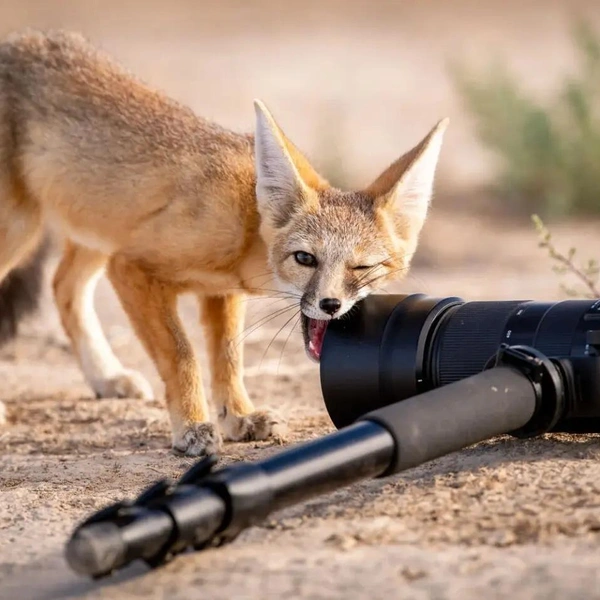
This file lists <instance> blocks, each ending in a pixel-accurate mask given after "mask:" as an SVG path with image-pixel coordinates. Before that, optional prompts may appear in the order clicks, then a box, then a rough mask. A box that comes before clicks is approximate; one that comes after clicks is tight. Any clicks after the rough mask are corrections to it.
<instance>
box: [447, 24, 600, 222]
mask: <svg viewBox="0 0 600 600" xmlns="http://www.w3.org/2000/svg"><path fill="white" fill-rule="evenodd" d="M572 39H573V45H574V47H575V50H576V53H577V65H576V69H575V70H573V71H567V72H565V73H564V75H563V76H562V79H561V81H560V82H559V86H558V89H557V90H556V92H555V93H554V94H552V95H551V96H550V97H549V98H538V97H536V95H535V94H533V93H531V92H529V91H528V89H527V84H526V81H522V80H519V79H518V78H517V77H515V75H514V74H513V73H512V72H511V70H510V68H509V66H508V65H507V64H506V63H504V62H500V61H495V62H493V63H492V64H491V65H490V67H488V69H487V70H486V71H485V72H483V73H479V72H478V73H473V72H472V71H470V70H469V69H468V68H467V67H466V66H465V65H463V64H457V65H452V66H451V73H452V76H453V79H454V81H455V83H456V87H457V90H458V92H459V93H460V95H461V97H462V99H463V101H464V104H465V107H466V109H467V110H468V112H469V113H470V114H471V115H472V116H473V118H474V121H475V124H476V131H477V136H478V138H479V140H480V141H481V143H482V144H483V145H484V146H486V147H487V148H489V149H491V150H492V151H493V152H494V153H495V154H496V155H497V157H498V163H499V167H498V172H497V174H496V175H495V179H494V185H493V191H494V193H495V194H496V195H497V196H498V197H499V198H501V199H503V200H506V201H507V206H508V207H509V208H511V209H515V210H517V211H519V212H520V211H528V212H537V213H539V214H540V215H543V216H544V217H548V218H556V217H565V216H572V215H583V216H590V215H595V216H597V215H599V214H600V118H599V117H600V113H599V110H600V35H599V33H598V32H597V31H596V30H595V29H594V28H593V27H592V26H590V25H589V24H588V23H587V22H585V21H577V22H576V23H575V24H574V26H573V27H572Z"/></svg>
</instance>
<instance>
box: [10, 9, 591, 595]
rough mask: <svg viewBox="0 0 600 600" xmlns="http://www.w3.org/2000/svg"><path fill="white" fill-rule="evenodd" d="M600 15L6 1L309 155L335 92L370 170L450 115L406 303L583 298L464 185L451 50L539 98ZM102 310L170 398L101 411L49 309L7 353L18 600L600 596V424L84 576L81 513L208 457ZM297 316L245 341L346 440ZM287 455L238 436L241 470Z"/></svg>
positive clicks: (265, 378)
mask: <svg viewBox="0 0 600 600" xmlns="http://www.w3.org/2000/svg"><path fill="white" fill-rule="evenodd" d="M250 4H252V7H250ZM217 6H218V9H217V8H215V7H217ZM210 7H212V9H211V8H210ZM582 7H583V8H584V9H587V10H588V14H589V18H590V19H595V20H600V18H599V17H600V11H599V10H598V6H597V2H592V1H583V0H582V1H578V2H575V1H573V2H558V1H550V0H544V2H540V1H532V2H527V3H523V2H515V1H512V0H511V1H506V2H486V3H481V2H475V1H474V0H460V1H458V0H457V1H455V2H452V3H450V2H440V1H436V2H434V1H431V0H428V1H426V2H419V3H416V2H414V3H411V2H397V3H391V2H390V3H387V2H367V1H363V2H359V1H354V0H353V1H352V2H350V1H348V2H343V3H342V2H333V1H332V2H322V1H319V2H316V1H312V0H311V1H310V2H309V1H308V0H307V1H306V2H303V3H301V5H300V4H299V3H297V4H292V3H290V4H289V6H288V5H286V3H282V2H266V1H261V2H257V3H242V2H233V1H227V2H222V3H221V2H220V3H210V4H208V3H201V2H197V3H196V2H191V1H188V0H172V1H170V2H163V1H159V0H155V1H152V2H150V1H149V2H147V3H145V4H144V5H141V4H140V3H139V2H135V1H134V2H127V1H124V0H119V1H118V2H117V1H112V0H110V1H109V0H107V1H106V2H105V3H94V2H80V3H79V2H78V3H63V2H59V1H58V0H53V1H47V0H44V1H41V0H40V1H39V2H38V1H33V0H32V1H20V2H18V3H17V2H9V1H8V0H7V1H6V2H3V3H2V4H1V5H0V22H1V23H2V25H1V29H2V30H3V31H8V30H10V29H15V28H20V27H24V26H34V27H46V26H52V27H57V26H61V27H69V28H74V29H79V30H83V31H84V32H86V33H88V34H89V35H91V36H92V37H93V38H94V39H95V40H99V41H101V42H102V43H103V45H104V46H105V47H106V48H107V49H109V50H111V51H114V52H115V53H117V54H118V55H119V56H120V57H121V58H122V59H123V60H125V61H126V62H127V63H128V64H129V65H130V66H131V67H132V68H134V69H135V70H136V71H138V72H139V73H140V74H141V75H142V76H144V77H145V78H146V79H147V80H149V81H151V82H152V83H156V84H158V85H160V86H161V87H163V88H165V89H168V90H169V91H171V92H172V93H173V95H174V96H176V97H178V98H180V99H182V100H184V101H186V102H189V104H190V105H191V106H193V108H195V109H196V110H198V111H199V112H202V113H203V114H207V115H208V116H211V117H213V118H217V119H219V120H220V121H222V122H224V123H225V124H227V125H231V126H236V127H240V128H248V127H250V126H251V116H252V115H251V110H250V109H249V108H248V107H249V106H250V107H251V104H250V103H251V100H252V98H253V97H255V96H262V97H263V98H265V99H266V100H268V101H269V103H270V104H272V105H273V108H274V109H275V112H276V113H277V115H278V116H280V117H281V120H282V122H283V123H289V126H288V127H286V129H288V130H290V133H291V134H293V137H294V139H295V140H296V141H297V142H298V143H299V144H300V145H301V146H302V147H304V148H306V149H307V150H308V151H309V152H311V154H312V155H314V154H317V155H319V152H323V149H322V146H320V145H319V139H318V138H317V135H316V133H315V132H317V129H318V128H317V127H316V126H315V123H317V121H316V118H317V116H318V114H319V111H322V109H323V104H322V101H323V99H324V98H326V99H327V101H328V102H332V105H333V106H339V107H340V108H339V114H341V115H343V124H344V127H345V129H344V131H345V132H346V134H344V135H348V132H349V131H352V133H353V139H350V138H349V137H342V138H339V141H338V143H337V150H338V151H339V153H340V156H339V158H340V160H342V159H343V160H344V161H345V164H347V165H350V166H351V170H352V176H353V177H354V178H356V179H361V181H362V180H363V179H364V178H366V177H370V176H371V175H374V174H375V171H377V170H378V169H379V168H382V167H383V166H384V165H385V164H386V163H387V161H388V160H391V159H393V158H395V156H396V154H397V153H398V152H401V151H402V150H404V149H405V148H407V147H408V146H407V145H408V144H409V143H411V142H413V141H416V140H417V139H418V138H419V137H420V136H422V135H423V133H424V132H425V131H426V130H427V128H428V127H430V126H431V125H432V124H433V123H434V122H435V121H436V120H437V119H438V118H439V117H440V116H442V115H443V114H449V115H450V117H451V119H452V129H451V130H449V135H448V143H447V146H446V150H445V153H443V157H442V162H441V174H442V179H443V181H444V185H443V186H440V188H441V189H440V192H439V199H440V204H439V205H438V204H436V205H435V206H436V208H434V210H433V212H432V215H431V221H430V222H429V223H428V224H427V225H426V229H425V232H424V236H423V241H422V245H421V248H420V250H419V253H418V256H417V257H416V263H415V269H414V270H413V271H412V272H411V274H410V275H409V277H408V278H407V279H406V280H405V281H404V282H402V283H401V284H399V285H397V286H395V287H393V288H391V290H390V291H401V292H417V291H418V292H425V293H428V294H433V295H440V296H447V295H459V296H463V297H464V298H465V299H469V300H475V299H514V298H535V299H548V300H552V299H559V298H562V296H561V295H560V292H559V288H558V279H557V277H556V275H555V274H553V273H552V271H551V265H550V263H549V261H548V260H547V259H546V256H545V254H544V252H543V251H542V250H540V249H538V248H537V247H536V240H535V236H534V234H533V231H532V228H531V227H530V226H529V224H528V223H527V220H526V219H525V218H523V219H522V220H521V221H520V222H518V223H515V222H514V221H505V220H502V219H500V218H498V217H491V216H488V217H486V218H484V217H483V216H482V213H481V211H480V210H479V209H480V208H481V207H480V206H478V205H477V204H476V203H475V204H473V199H472V198H471V199H470V200H469V202H468V203H466V201H463V199H462V197H461V195H460V193H457V192H456V190H457V189H472V188H474V187H475V186H477V185H479V184H480V183H481V181H484V180H485V179H486V177H487V176H488V175H489V157H487V156H486V155H485V153H483V152H482V151H481V149H480V147H479V146H478V145H477V144H476V142H475V140H474V137H473V132H472V131H471V129H470V128H469V121H468V119H467V117H466V116H465V115H464V114H463V113H462V112H461V109H460V106H459V103H458V102H457V99H456V97H455V96H453V94H452V91H451V86H450V85H449V83H448V81H447V78H446V77H445V76H444V61H445V60H446V59H447V58H449V57H450V56H454V55H456V54H459V55H467V56H470V57H476V58H478V59H480V58H485V56H487V55H490V56H492V55H491V54H489V53H490V52H492V51H497V52H501V53H502V54H504V55H505V56H507V57H508V58H509V59H510V60H511V63H512V64H513V65H514V67H515V69H516V70H517V71H518V72H519V73H520V74H522V75H523V74H524V75H526V76H527V78H528V82H529V84H530V85H531V86H533V87H536V88H537V89H539V90H546V89H549V88H551V87H552V85H553V83H554V82H555V81H556V80H557V78H558V77H559V76H560V74H561V73H562V72H564V69H567V68H569V67H570V66H571V65H572V64H573V63H572V59H573V57H572V54H571V52H570V46H569V43H568V37H567V34H568V29H567V27H568V21H567V17H568V16H569V15H571V14H572V13H574V12H576V9H577V8H582ZM484 50H485V51H486V52H488V51H489V52H488V54H484V52H483V51H484ZM344 65H348V66H344ZM336 103H337V104H336ZM300 113H301V114H302V120H301V119H299V114H300ZM338 116H339V115H338ZM317 133H318V132H317ZM358 138H360V141H359V142H358V143H355V142H354V139H358ZM446 184H448V186H450V187H453V189H454V190H455V191H454V192H453V194H452V195H447V194H446V195H445V193H444V190H447V189H448V188H447V187H446ZM481 202H482V206H483V205H484V204H486V203H488V200H487V199H486V198H483V197H482V198H481ZM599 227H600V225H599V224H595V223H589V222H588V223H571V224H561V225H560V226H559V225H556V226H555V227H554V228H553V230H554V233H555V237H556V241H557V244H558V245H559V246H560V247H561V248H563V249H567V248H568V247H569V246H571V245H576V246H577V247H578V248H579V251H580V253H581V254H582V256H583V257H584V258H588V257H596V258H598V257H600V237H599V236H598V234H597V231H598V228H599ZM54 267H55V263H54V262H52V263H51V264H50V265H49V268H48V277H50V276H51V274H52V271H53V269H54ZM47 291H48V289H47ZM271 302H272V301H270V300H256V301H250V302H249V303H248V306H249V315H248V320H247V324H248V326H249V327H252V325H253V324H254V323H257V322H258V321H259V319H260V318H261V317H262V316H264V315H266V314H268V312H269V311H272V310H274V309H276V308H277V305H275V306H273V305H271V306H269V305H270V303H271ZM96 303H97V307H98V310H99V313H100V316H101V320H102V322H103V324H104V326H105V329H106V332H107V335H108V338H109V340H110V341H111V343H112V345H113V347H114V348H115V350H116V352H117V354H118V355H119V356H120V357H121V358H122V359H123V361H124V362H125V363H126V364H127V366H129V367H132V368H137V369H139V370H141V371H142V372H143V373H144V375H146V377H147V378H148V379H149V380H150V381H151V382H152V384H153V386H154V389H155V392H156V397H157V399H156V400H154V401H151V402H141V401H134V400H96V399H93V398H92V395H91V393H90V390H89V389H88V388H87V386H86V385H85V383H84V381H83V379H82V376H81V374H80V372H79V370H78V368H77V367H76V365H75V361H74V359H73V357H72V355H71V353H70V351H69V348H68V346H67V344H66V339H65V336H64V334H63V333H62V331H61V328H60V326H59V324H58V320H57V314H56V311H55V309H54V307H53V305H52V303H51V300H50V297H48V298H47V301H46V302H45V303H44V310H43V311H42V313H41V314H40V315H39V316H38V317H36V318H35V319H33V320H32V321H31V322H29V323H28V325H27V327H26V328H25V329H24V330H23V332H22V335H21V336H20V338H19V339H18V340H16V342H15V343H14V344H11V345H9V346H7V347H5V348H3V349H2V350H1V351H0V399H1V400H3V401H4V402H5V404H6V407H7V417H8V423H7V425H6V426H4V427H2V428H0V600H13V599H16V600H28V599H30V598H31V599H35V600H50V599H55V598H56V599H59V598H60V599H62V598H94V599H96V598H118V599H121V598H123V599H125V600H127V599H132V598H142V597H143V598H147V599H154V598H156V599H159V598H168V599H169V600H179V599H182V600H183V599H188V598H193V597H204V598H211V599H215V600H217V599H238V598H239V599H246V598H248V599H250V598H252V599H255V598H256V599H259V598H282V597H289V598H315V599H317V598H371V599H373V598H386V599H387V598H404V599H407V600H410V599H422V598H423V599H425V598H427V599H436V600H437V599H440V600H441V599H461V600H475V599H479V598H486V599H488V598H489V599H495V598H506V597H512V598H524V599H534V598H539V599H544V600H550V599H554V598H556V599H558V598H561V599H562V598H565V597H570V598H574V599H575V598H576V599H579V598H582V599H583V598H589V599H592V598H600V569H599V568H598V565H599V564H600V436H597V435H580V436H567V435H551V436H545V437H543V438H541V439H536V440H531V441H527V442H523V441H516V440H513V439H510V438H501V439H496V440H491V441H488V442H485V443H482V444H479V445H477V446H474V447H471V448H468V449H465V450H463V451H461V452H457V453H454V454H451V455H448V456H446V457H443V458H440V459H438V460H436V461H433V462H431V463H428V464H426V465H422V466H420V467H417V468H415V469H412V470H410V471H407V472H405V473H403V474H401V475H398V476H395V477H393V478H389V479H386V480H381V481H365V482H363V483H361V484H358V485H355V486H353V487H350V488H346V489H342V490H339V491H337V492H335V493H332V494H329V495H327V496H322V497H317V498H314V499H312V500H310V501H308V502H305V503H302V504H300V505H298V506H295V507H291V508H289V509H286V510H284V511H281V512H279V513H276V514H274V515H272V517H270V518H269V519H268V520H267V521H266V522H265V523H263V524H262V525H261V526H258V527H255V528H253V529H251V530H248V531H246V532H245V533H244V534H242V536H241V537H240V538H239V539H238V540H237V541H236V542H235V543H234V544H232V545H230V546H227V547H224V548H221V549H216V550H210V551H207V552H202V553H195V554H188V555H186V556H181V557H179V558H178V559H177V560H176V561H174V562H173V563H171V564H169V565H167V566H166V567H165V568H162V569H160V570H157V571H153V572H148V571H146V570H145V569H144V568H142V567H141V566H140V565H136V566H133V567H132V568H130V569H127V570H126V571H123V572H122V573H119V574H117V575H116V576H114V577H112V578H109V579H106V580H102V581H99V582H90V581H88V580H86V579H84V578H81V577H78V576H76V575H74V574H73V573H72V572H70V571H69V570H68V568H67V566H66V564H65V562H64V560H63V555H62V553H63V548H64V544H65V542H66V540H67V539H68V536H69V535H70V533H71V531H72V529H73V527H74V526H75V524H76V523H77V522H78V521H79V520H80V519H82V518H84V517H86V516H88V515H89V514H90V513H91V512H93V511H95V510H97V509H99V508H101V507H102V506H104V505H106V504H107V503H111V502H114V501H116V500H120V499H123V498H125V497H132V496H134V495H136V494H137V493H139V491H140V490H141V489H143V488H144V487H145V486H146V485H148V484H149V483H151V482H153V481H155V480H156V479H159V478H162V477H164V476H170V477H174V478H176V477H178V476H179V475H181V473H182V472H183V471H184V470H185V469H187V468H188V467H189V466H190V465H191V464H192V462H191V461H190V460H188V459H183V458H181V457H177V456H175V455H173V454H172V453H171V452H170V450H169V427H168V422H167V415H166V412H165V409H164V405H163V402H162V386H161V385H160V382H159V380H158V378H157V375H156V372H155V371H154V369H153V367H152V365H151V363H150V361H149V359H148V357H147V356H146V355H145V353H144V352H143V351H142V349H141V347H140V345H139V343H138V342H137V341H136V339H135V338H134V337H133V335H132V332H131V329H130V328H129V327H128V324H127V321H126V318H125V316H124V314H123V312H122V311H121V309H120V307H119V305H118V302H117V300H116V298H115V296H114V293H113V292H112V290H111V288H110V287H109V285H108V284H107V282H106V281H105V280H102V281H101V282H100V286H99V289H98V294H97V300H96ZM181 311H182V315H183V317H184V319H185V321H186V323H187V324H188V330H189V332H190V334H191V335H192V336H193V339H194V342H195V344H196V346H197V348H198V354H199V360H200V361H202V362H204V350H203V344H202V339H201V331H200V328H199V326H198V323H197V315H196V307H195V305H194V303H193V302H192V299H190V298H184V299H182V302H181ZM284 322H285V321H284V320H283V319H275V320H273V321H271V322H269V323H268V324H266V325H265V326H263V327H260V328H258V329H257V330H256V331H253V333H251V334H250V335H249V336H248V338H247V340H246V366H247V368H246V381H247V385H248V388H249V391H250V393H251V395H252V397H253V398H254V400H255V402H256V404H257V405H259V406H260V405H268V406H274V407H277V408H279V409H280V410H281V411H283V412H284V413H285V414H287V416H288V418H289V420H290V438H289V440H288V442H287V443H288V444H293V443H297V442H302V441H306V440H309V439H314V438H317V437H319V436H321V435H324V434H326V433H328V432H330V431H332V430H333V429H332V426H331V423H330V421H329V419H328V417H327V414H326V412H325V410H324V408H323V404H322V396H321V390H320V385H319V372H318V367H317V366H316V365H314V364H312V363H310V362H309V361H308V359H306V358H305V356H304V351H303V348H302V344H301V340H300V335H299V332H298V331H292V332H290V330H289V328H284V330H283V331H282V332H281V333H279V334H278V335H277V337H276V338H275V340H274V341H273V342H272V343H271V345H270V347H268V346H269V343H270V342H271V341H272V340H273V338H274V336H275V335H276V334H277V332H278V330H279V329H280V327H281V326H282V325H283V324H284ZM288 334H289V337H288ZM267 347H268V351H267ZM281 449H282V447H281V446H276V445H273V444H271V443H268V442H265V443H255V444H251V445H240V444H229V445H227V446H226V448H225V453H224V455H223V457H222V460H223V461H224V462H228V461H232V460H238V459H248V460H255V459H259V458H263V457H266V456H268V455H269V454H272V453H275V452H279V451H281Z"/></svg>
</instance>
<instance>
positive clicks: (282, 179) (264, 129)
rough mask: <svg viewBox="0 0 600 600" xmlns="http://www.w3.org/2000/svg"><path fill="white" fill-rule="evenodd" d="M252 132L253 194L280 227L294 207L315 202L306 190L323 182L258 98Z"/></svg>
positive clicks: (263, 211)
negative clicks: (254, 166)
mask: <svg viewBox="0 0 600 600" xmlns="http://www.w3.org/2000/svg"><path fill="white" fill-rule="evenodd" d="M254 110H255V113H256V133H255V138H254V150H255V160H256V197H257V201H258V210H259V212H260V213H261V215H263V216H267V217H269V218H270V219H271V220H272V221H273V223H274V224H275V225H276V226H278V227H282V226H283V225H285V224H286V223H287V222H288V221H289V218H290V216H291V215H292V212H293V211H294V209H295V207H296V206H298V205H299V204H301V203H304V204H306V203H309V204H310V203H311V202H314V201H316V197H315V195H314V194H311V193H310V191H311V189H312V190H315V189H320V188H322V187H325V186H326V185H327V182H325V180H324V179H322V178H321V176H320V175H318V174H317V173H316V171H315V170H314V169H313V168H312V167H311V165H310V164H309V162H308V160H307V159H306V158H305V157H304V156H303V155H302V153H301V152H300V151H299V150H298V149H297V148H296V146H294V144H292V142H291V141H290V140H289V139H288V138H287V137H286V136H285V134H284V133H283V131H282V130H281V128H280V127H279V126H278V125H277V123H276V122H275V119H274V118H273V116H272V115H271V113H270V112H269V110H268V109H267V107H266V106H265V105H264V104H263V103H262V102H261V101H260V100H255V101H254Z"/></svg>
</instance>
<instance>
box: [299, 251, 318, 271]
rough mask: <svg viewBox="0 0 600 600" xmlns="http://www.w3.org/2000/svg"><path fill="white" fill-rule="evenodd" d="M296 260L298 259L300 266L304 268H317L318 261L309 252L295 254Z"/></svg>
mask: <svg viewBox="0 0 600 600" xmlns="http://www.w3.org/2000/svg"><path fill="white" fill-rule="evenodd" d="M294 258H295V259H296V262H297V263H298V264H299V265H302V266H304V267H316V266H317V259H316V257H315V256H313V255H312V254H309V253H308V252H303V251H301V250H300V251H299V252H294Z"/></svg>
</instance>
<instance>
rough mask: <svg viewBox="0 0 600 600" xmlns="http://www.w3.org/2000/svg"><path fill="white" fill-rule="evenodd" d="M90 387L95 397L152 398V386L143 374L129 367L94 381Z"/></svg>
mask: <svg viewBox="0 0 600 600" xmlns="http://www.w3.org/2000/svg"><path fill="white" fill-rule="evenodd" d="M92 387H93V388H94V391H95V392H96V398H139V399H141V400H152V398H153V397H154V396H153V393H152V387H151V386H150V384H149V383H148V382H147V381H146V379H145V378H144V376H143V375H141V374H140V373H138V372H137V371H132V370H130V369H126V370H124V371H123V372H122V373H119V374H117V375H115V376H114V377H111V378H109V379H101V380H98V381H94V382H93V383H92Z"/></svg>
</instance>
